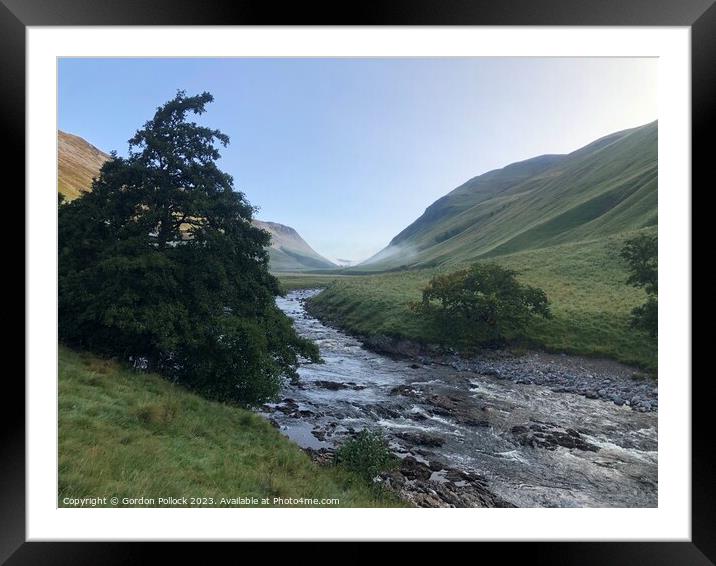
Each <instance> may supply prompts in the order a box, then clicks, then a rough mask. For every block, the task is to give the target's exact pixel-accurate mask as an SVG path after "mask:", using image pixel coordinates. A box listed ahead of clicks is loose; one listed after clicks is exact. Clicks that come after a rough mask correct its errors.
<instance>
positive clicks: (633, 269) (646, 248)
mask: <svg viewBox="0 0 716 566" xmlns="http://www.w3.org/2000/svg"><path fill="white" fill-rule="evenodd" d="M621 256H622V258H623V259H624V261H626V263H627V265H628V267H629V277H628V278H627V283H628V284H629V285H633V286H634V287H640V288H642V289H644V291H646V294H647V299H646V302H645V303H644V304H643V305H640V306H638V307H636V308H634V309H633V310H632V311H631V326H632V327H633V328H639V329H641V330H645V331H646V332H647V333H648V334H649V336H651V337H652V338H656V337H657V333H658V326H659V306H658V292H659V264H658V261H659V245H658V241H657V236H656V234H640V235H638V236H636V237H634V238H632V239H630V240H627V241H626V243H625V244H624V247H623V248H622V250H621Z"/></svg>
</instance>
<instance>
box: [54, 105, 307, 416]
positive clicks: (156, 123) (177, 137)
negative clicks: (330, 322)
mask: <svg viewBox="0 0 716 566" xmlns="http://www.w3.org/2000/svg"><path fill="white" fill-rule="evenodd" d="M211 101H213V97H212V95H211V94H209V93H207V92H205V93H203V94H200V95H198V96H191V97H188V96H186V94H185V93H184V92H183V91H179V92H178V93H177V95H176V97H175V98H174V99H172V100H170V101H168V102H167V103H166V104H164V105H163V106H160V107H159V108H158V109H157V111H156V113H155V114H154V117H153V118H152V119H151V120H149V121H148V122H146V123H145V124H144V127H143V128H142V129H140V130H138V131H137V132H136V134H135V136H134V137H133V138H132V139H130V140H129V154H128V157H127V158H122V157H119V156H118V155H117V154H116V153H113V154H112V159H111V160H109V161H107V162H106V163H105V164H104V165H103V167H102V169H101V171H100V174H99V177H98V178H96V179H94V181H93V184H92V191H91V192H88V193H86V194H84V195H83V196H82V197H80V198H78V199H76V200H74V201H72V202H70V203H65V204H62V205H61V206H60V207H59V210H58V216H59V333H60V338H61V339H62V340H63V341H65V342H67V343H69V344H71V345H74V346H77V347H82V348H86V349H89V350H92V351H95V352H98V353H103V354H109V355H115V356H119V357H122V358H125V359H131V360H134V361H135V363H140V364H141V365H142V366H143V367H147V368H149V369H152V370H156V371H159V372H161V373H163V374H165V375H166V376H168V377H170V378H172V379H174V380H176V381H179V382H181V383H183V384H185V385H187V386H189V387H192V388H194V389H196V390H198V391H199V392H201V393H203V394H204V395H206V396H208V397H211V398H215V399H219V400H224V401H232V402H241V403H244V404H256V403H260V402H263V401H265V400H267V399H269V398H271V397H272V396H273V395H275V394H276V393H277V391H278V388H279V386H280V383H281V380H282V378H284V377H287V376H294V375H295V367H296V364H297V361H298V358H299V356H304V357H306V358H309V359H312V360H318V350H317V348H316V347H315V345H313V344H312V343H310V342H308V341H306V340H304V339H301V338H300V337H298V336H297V335H296V334H295V332H294V330H293V327H292V325H291V323H290V320H289V319H288V318H287V317H286V316H285V315H284V314H283V313H282V312H281V311H280V310H279V309H278V308H277V307H276V305H275V302H274V298H275V296H276V295H278V294H279V293H280V290H279V285H278V281H277V280H276V278H275V277H273V276H272V275H271V274H270V273H269V271H268V255H267V252H266V249H265V247H266V246H267V245H268V244H269V242H270V235H269V234H268V233H267V232H265V231H263V230H260V229H259V228H256V227H255V226H253V225H252V224H251V218H252V214H253V212H254V209H253V208H252V207H251V205H250V204H249V203H248V202H247V200H246V198H245V196H244V195H243V193H241V192H239V191H235V190H234V189H233V179H232V177H231V176H230V175H228V174H226V173H224V172H222V171H221V170H220V169H219V168H218V167H217V165H216V161H217V160H218V159H219V157H220V154H219V150H218V149H217V147H216V144H217V142H218V143H220V144H221V145H223V146H226V145H227V144H228V142H229V138H228V137H227V136H226V135H225V134H223V133H221V132H220V131H219V130H214V129H210V128H207V127H204V126H200V125H198V124H196V123H195V122H191V121H189V120H188V119H187V117H188V115H189V114H202V113H204V111H205V106H206V104H208V103H210V102H211Z"/></svg>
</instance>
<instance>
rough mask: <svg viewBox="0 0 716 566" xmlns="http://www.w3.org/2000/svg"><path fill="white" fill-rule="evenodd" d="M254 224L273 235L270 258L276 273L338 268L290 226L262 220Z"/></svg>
mask: <svg viewBox="0 0 716 566" xmlns="http://www.w3.org/2000/svg"><path fill="white" fill-rule="evenodd" d="M253 224H254V225H255V226H258V227H259V228H261V229H262V230H266V231H267V232H269V233H270V234H271V247H270V248H269V257H270V261H271V269H273V270H274V271H294V270H302V269H327V268H334V267H337V265H336V264H335V263H333V262H332V261H330V260H328V259H326V258H325V257H323V256H322V255H320V254H318V253H317V252H316V251H315V250H314V249H313V248H312V247H311V246H309V245H308V244H307V243H306V241H305V240H304V239H303V238H302V237H301V236H300V235H299V234H298V232H296V230H294V229H293V228H291V227H290V226H285V225H283V224H279V223H278V222H265V221H262V220H253Z"/></svg>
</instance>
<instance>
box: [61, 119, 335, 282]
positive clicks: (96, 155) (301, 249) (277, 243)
mask: <svg viewBox="0 0 716 566" xmlns="http://www.w3.org/2000/svg"><path fill="white" fill-rule="evenodd" d="M110 158H111V157H110V155H109V154H107V153H104V152H103V151H101V150H99V149H97V148H96V147H95V146H93V145H92V144H90V143H89V142H87V141H86V140H85V139H83V138H81V137H79V136H76V135H74V134H68V133H66V132H63V131H61V130H58V132H57V161H58V170H57V191H58V192H59V193H60V194H62V195H64V197H65V198H66V199H67V200H73V199H76V198H77V197H79V196H81V195H82V193H83V192H86V191H90V190H91V188H92V179H93V178H94V177H96V176H97V175H99V170H100V168H101V167H102V165H103V164H104V162H105V161H107V160H108V159H110ZM252 223H253V224H254V226H258V227H259V228H261V229H263V230H266V231H267V232H269V233H270V234H271V247H270V248H269V250H268V251H269V264H270V268H271V270H272V271H279V272H280V271H305V270H309V269H327V268H334V267H337V266H336V264H334V263H333V262H331V261H330V260H328V259H326V258H324V257H323V256H321V255H320V254H318V253H317V252H316V251H315V250H314V249H313V248H311V246H309V245H308V243H306V241H305V240H304V239H303V238H302V237H301V236H300V235H299V234H298V232H296V230H294V229H293V228H291V227H290V226H285V225H283V224H279V223H278V222H266V221H262V220H256V219H254V220H253V221H252Z"/></svg>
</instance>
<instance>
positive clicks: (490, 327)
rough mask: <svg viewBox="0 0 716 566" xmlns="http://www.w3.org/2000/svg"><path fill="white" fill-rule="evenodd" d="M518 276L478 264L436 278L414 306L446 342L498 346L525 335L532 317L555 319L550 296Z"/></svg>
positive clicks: (508, 270)
mask: <svg viewBox="0 0 716 566" xmlns="http://www.w3.org/2000/svg"><path fill="white" fill-rule="evenodd" d="M516 275H517V272H515V271H512V270H510V269H506V268H504V267H502V266H500V265H497V264H495V263H476V264H474V265H473V266H471V267H469V268H468V269H463V270H461V271H456V272H454V273H450V274H447V275H438V276H436V277H433V278H432V279H431V280H430V282H429V283H428V285H427V287H425V288H424V289H423V296H422V301H421V302H417V303H411V304H410V305H409V306H410V308H411V310H413V311H414V312H415V313H417V314H418V315H419V316H421V317H422V318H423V319H425V320H426V321H427V322H428V324H430V325H432V326H433V327H434V329H435V330H436V331H437V332H438V333H439V337H440V338H441V339H442V340H443V341H449V342H453V343H457V344H460V345H462V346H467V347H470V346H475V345H478V346H487V345H499V344H501V343H504V342H505V340H506V338H507V336H515V335H518V334H521V333H523V332H524V330H525V328H526V325H527V323H528V322H529V319H530V318H531V317H533V316H535V315H538V316H543V317H545V318H550V317H551V316H552V315H551V311H550V308H549V301H548V299H547V295H546V294H545V292H544V291H542V289H538V288H536V287H530V286H529V285H522V284H520V283H519V282H518V281H517V278H516Z"/></svg>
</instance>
